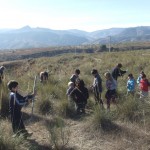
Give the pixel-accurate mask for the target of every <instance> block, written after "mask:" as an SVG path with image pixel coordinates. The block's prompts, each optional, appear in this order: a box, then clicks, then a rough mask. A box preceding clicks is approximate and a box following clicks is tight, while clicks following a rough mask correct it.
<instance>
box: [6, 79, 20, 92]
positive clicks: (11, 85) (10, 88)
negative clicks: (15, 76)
mask: <svg viewBox="0 0 150 150" xmlns="http://www.w3.org/2000/svg"><path fill="white" fill-rule="evenodd" d="M17 85H18V82H17V81H15V80H11V81H9V82H8V83H7V87H8V89H9V90H12V88H15V87H17Z"/></svg>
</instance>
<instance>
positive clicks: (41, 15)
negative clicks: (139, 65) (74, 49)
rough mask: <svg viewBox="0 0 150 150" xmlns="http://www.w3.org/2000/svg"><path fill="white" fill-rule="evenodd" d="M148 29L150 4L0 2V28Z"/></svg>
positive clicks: (140, 0) (120, 0)
mask: <svg viewBox="0 0 150 150" xmlns="http://www.w3.org/2000/svg"><path fill="white" fill-rule="evenodd" d="M26 25H29V26H30V27H44V28H50V29H60V30H64V29H79V30H85V31H95V30H100V29H108V28H112V27H133V26H150V0H0V28H21V27H23V26H26Z"/></svg>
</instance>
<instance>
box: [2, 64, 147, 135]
mask: <svg viewBox="0 0 150 150" xmlns="http://www.w3.org/2000/svg"><path fill="white" fill-rule="evenodd" d="M121 67H122V64H118V65H117V66H116V67H115V68H114V69H113V71H112V73H110V72H106V73H105V74H104V76H105V78H106V88H107V91H106V94H105V98H106V100H107V109H108V110H109V109H110V102H111V101H113V102H115V98H116V89H117V78H118V77H119V76H122V75H123V74H125V73H126V72H127V70H126V71H123V70H121ZM1 70H2V71H0V75H1V76H0V77H3V70H4V67H2V68H1ZM79 74H80V70H79V69H76V70H75V73H74V74H73V75H72V76H71V78H70V82H69V83H68V89H67V95H68V98H69V103H70V104H71V105H72V107H74V103H75V106H76V107H75V108H76V112H77V114H84V113H85V107H86V104H87V99H88V98H89V91H88V89H87V88H86V87H85V83H84V81H83V80H82V79H80V78H79ZM91 74H92V75H93V77H94V80H93V84H92V86H91V89H92V90H93V93H94V98H95V103H96V104H98V103H99V104H100V105H101V106H102V107H103V100H102V98H101V93H102V91H103V89H102V79H101V77H100V75H99V73H98V71H97V70H96V69H93V70H92V71H91ZM40 80H41V82H43V80H48V73H47V72H46V73H45V72H42V73H41V74H40ZM135 84H136V81H135V79H134V77H133V75H132V74H129V75H128V81H127V92H128V94H132V95H134V93H135ZM137 84H138V85H139V88H140V98H143V97H146V96H148V87H149V86H150V83H149V81H148V80H147V78H146V75H145V74H144V72H143V71H142V72H141V74H140V76H139V77H138V79H137ZM18 85H19V84H18V82H16V81H14V80H11V81H9V82H8V84H7V86H8V89H9V90H10V106H9V111H10V115H11V123H12V129H13V132H14V134H15V135H24V136H30V135H32V133H28V131H27V130H26V129H25V126H24V123H23V120H22V112H21V109H22V107H23V106H24V105H25V104H27V103H29V102H30V100H32V99H33V98H34V96H35V93H32V94H31V95H27V96H25V97H23V96H22V95H20V94H19V93H18Z"/></svg>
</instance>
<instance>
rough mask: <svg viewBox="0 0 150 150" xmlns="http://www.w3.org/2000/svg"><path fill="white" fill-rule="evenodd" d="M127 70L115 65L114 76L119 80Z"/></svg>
mask: <svg viewBox="0 0 150 150" xmlns="http://www.w3.org/2000/svg"><path fill="white" fill-rule="evenodd" d="M125 73H126V71H123V70H121V69H120V68H118V67H115V68H114V69H113V71H112V77H113V78H114V79H115V80H117V79H118V77H119V76H122V75H123V74H125Z"/></svg>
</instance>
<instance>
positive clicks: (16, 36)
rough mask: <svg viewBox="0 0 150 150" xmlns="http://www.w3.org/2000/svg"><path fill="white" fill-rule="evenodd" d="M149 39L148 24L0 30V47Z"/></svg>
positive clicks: (71, 44)
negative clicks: (83, 29) (98, 28)
mask: <svg viewBox="0 0 150 150" xmlns="http://www.w3.org/2000/svg"><path fill="white" fill-rule="evenodd" d="M110 37H111V42H112V43H118V42H119V43H120V42H132V41H150V26H140V27H132V28H110V29H105V30H97V31H94V32H86V31H82V30H77V29H71V30H52V29H48V28H40V27H37V28H31V27H30V26H24V27H22V28H20V29H1V30H0V49H25V48H39V47H50V46H73V45H82V44H107V43H109V41H110Z"/></svg>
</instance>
